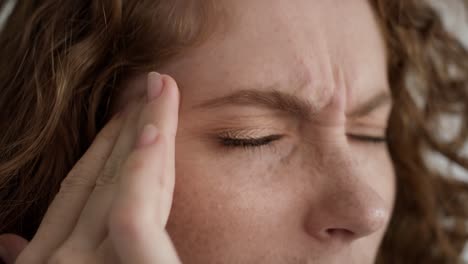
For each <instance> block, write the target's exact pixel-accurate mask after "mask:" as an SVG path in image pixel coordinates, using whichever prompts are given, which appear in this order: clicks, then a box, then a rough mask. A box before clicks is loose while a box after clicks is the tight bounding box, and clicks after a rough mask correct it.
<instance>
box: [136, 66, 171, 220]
mask: <svg viewBox="0 0 468 264" xmlns="http://www.w3.org/2000/svg"><path fill="white" fill-rule="evenodd" d="M158 90H159V91H160V92H159V94H161V95H160V97H158V98H155V99H153V100H151V101H150V102H149V103H148V104H147V105H146V107H145V109H144V111H143V113H142V116H141V119H140V122H139V124H138V130H139V135H141V134H142V133H143V129H144V127H145V126H146V125H148V124H153V125H154V126H155V127H156V128H157V129H158V130H159V133H160V135H161V136H162V138H163V143H165V142H167V144H166V148H164V149H165V151H167V154H166V155H165V157H163V164H162V165H161V166H164V167H165V174H164V175H163V176H164V177H163V178H162V180H163V181H164V184H165V185H166V186H167V188H164V189H163V191H164V192H163V193H161V194H162V195H160V196H159V201H160V206H161V210H160V213H161V216H160V217H161V219H162V221H161V222H162V223H163V225H164V226H165V224H166V222H167V219H168V217H169V213H170V209H171V206H172V195H173V190H174V184H175V137H176V133H177V126H178V117H179V104H180V94H179V88H178V87H177V83H176V82H175V81H174V79H173V78H171V77H170V76H168V75H159V74H158V73H155V72H152V73H150V74H149V75H148V98H150V97H152V96H151V94H158ZM150 176H151V175H150ZM152 201H156V200H152Z"/></svg>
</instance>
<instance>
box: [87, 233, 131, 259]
mask: <svg viewBox="0 0 468 264" xmlns="http://www.w3.org/2000/svg"><path fill="white" fill-rule="evenodd" d="M94 256H95V261H94V263H99V264H101V263H102V264H104V263H109V264H110V263H112V264H114V263H121V264H124V263H123V262H122V261H120V259H119V256H118V255H117V253H116V251H115V247H114V245H113V244H112V241H111V240H110V239H109V237H107V238H106V239H105V240H104V241H102V242H101V245H99V247H98V248H97V250H96V252H95V254H94ZM134 263H137V262H134Z"/></svg>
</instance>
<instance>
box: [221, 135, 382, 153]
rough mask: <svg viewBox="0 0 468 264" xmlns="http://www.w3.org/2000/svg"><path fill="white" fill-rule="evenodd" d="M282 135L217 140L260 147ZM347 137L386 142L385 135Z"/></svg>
mask: <svg viewBox="0 0 468 264" xmlns="http://www.w3.org/2000/svg"><path fill="white" fill-rule="evenodd" d="M282 137H283V136H282V135H270V136H266V137H261V138H231V137H220V138H219V140H220V142H221V144H222V145H223V146H224V147H227V148H243V149H248V148H261V147H265V146H268V145H271V143H273V142H274V141H277V140H280V139H281V138H282ZM348 137H350V138H351V139H354V140H357V141H360V142H363V143H368V144H376V145H380V144H384V143H386V142H387V139H386V138H385V137H374V136H362V135H354V134H349V135H348Z"/></svg>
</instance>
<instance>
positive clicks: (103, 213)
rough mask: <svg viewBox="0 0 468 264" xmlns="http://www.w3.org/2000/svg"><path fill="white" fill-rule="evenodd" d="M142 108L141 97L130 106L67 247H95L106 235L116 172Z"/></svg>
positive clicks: (130, 141)
mask: <svg viewBox="0 0 468 264" xmlns="http://www.w3.org/2000/svg"><path fill="white" fill-rule="evenodd" d="M141 108H142V101H136V102H132V103H130V105H129V106H128V113H127V115H126V117H125V121H124V124H123V127H122V129H121V133H120V134H119V136H118V139H117V141H116V143H115V146H114V148H113V149H112V153H111V154H110V155H109V158H108V159H107V161H106V162H105V165H104V168H103V169H102V171H101V173H100V175H99V176H98V178H97V180H96V186H95V188H94V190H93V192H92V193H91V194H90V196H89V198H88V201H87V202H86V205H85V207H84V208H83V211H82V213H81V215H80V217H79V219H78V222H77V224H76V227H75V228H74V230H73V232H72V234H71V235H70V237H69V239H68V240H67V241H66V242H65V244H64V245H63V246H64V247H70V248H74V249H75V250H80V251H82V252H89V251H94V250H95V248H96V247H97V246H98V245H99V244H100V243H101V242H102V240H104V238H105V237H106V235H107V223H108V221H107V218H108V213H109V210H110V206H111V204H112V200H113V199H114V196H115V193H116V191H117V186H116V183H117V182H118V179H117V177H118V176H117V174H118V173H117V172H118V170H119V169H120V167H121V164H122V163H123V162H124V161H125V159H126V158H127V156H128V155H129V153H130V152H131V151H132V148H133V145H134V141H135V134H136V126H137V121H138V119H139V115H140V112H141Z"/></svg>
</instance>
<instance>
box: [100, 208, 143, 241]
mask: <svg viewBox="0 0 468 264" xmlns="http://www.w3.org/2000/svg"><path fill="white" fill-rule="evenodd" d="M133 211H134V210H125V209H117V210H114V211H113V212H112V213H111V217H110V218H109V223H108V225H109V226H108V228H109V233H110V235H111V237H119V238H120V237H124V238H126V239H128V240H130V241H136V240H139V239H140V238H141V237H142V236H143V234H144V232H145V226H146V225H144V224H143V222H144V221H143V219H142V218H141V217H138V214H135V213H134V212H133Z"/></svg>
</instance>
